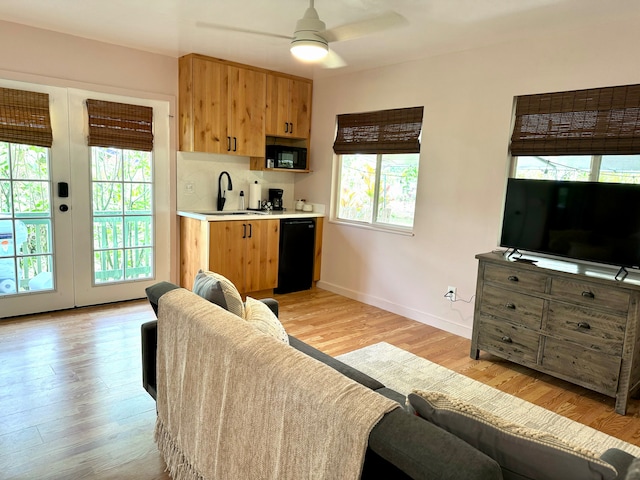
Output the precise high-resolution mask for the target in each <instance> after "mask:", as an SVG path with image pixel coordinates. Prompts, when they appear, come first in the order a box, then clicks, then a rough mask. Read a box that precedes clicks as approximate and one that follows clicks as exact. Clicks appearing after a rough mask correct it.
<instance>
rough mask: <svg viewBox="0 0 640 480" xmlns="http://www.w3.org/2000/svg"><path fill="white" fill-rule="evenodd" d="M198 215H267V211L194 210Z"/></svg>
mask: <svg viewBox="0 0 640 480" xmlns="http://www.w3.org/2000/svg"><path fill="white" fill-rule="evenodd" d="M195 213H198V214H200V215H268V213H267V212H263V211H262V210H228V211H225V210H222V211H216V212H195Z"/></svg>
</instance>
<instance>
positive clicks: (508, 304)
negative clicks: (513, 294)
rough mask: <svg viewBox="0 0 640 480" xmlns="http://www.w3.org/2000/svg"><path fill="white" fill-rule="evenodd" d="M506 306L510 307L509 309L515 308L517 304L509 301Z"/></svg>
mask: <svg viewBox="0 0 640 480" xmlns="http://www.w3.org/2000/svg"><path fill="white" fill-rule="evenodd" d="M505 308H508V309H509V310H515V309H516V305H515V304H514V303H511V302H509V303H507V304H506V305H505Z"/></svg>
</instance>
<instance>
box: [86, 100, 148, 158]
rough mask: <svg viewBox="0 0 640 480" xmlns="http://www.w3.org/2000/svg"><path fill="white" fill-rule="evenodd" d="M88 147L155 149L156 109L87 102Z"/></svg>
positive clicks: (94, 101) (96, 101) (113, 103)
mask: <svg viewBox="0 0 640 480" xmlns="http://www.w3.org/2000/svg"><path fill="white" fill-rule="evenodd" d="M87 112H88V113H89V146H91V147H116V148H125V149H129V150H142V151H145V152H150V151H151V150H153V108H151V107H143V106H140V105H129V104H127V103H116V102H105V101H103V100H91V99H89V100H87Z"/></svg>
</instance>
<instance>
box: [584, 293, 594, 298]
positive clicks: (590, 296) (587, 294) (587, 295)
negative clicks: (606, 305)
mask: <svg viewBox="0 0 640 480" xmlns="http://www.w3.org/2000/svg"><path fill="white" fill-rule="evenodd" d="M582 296H583V297H585V298H596V296H595V295H594V294H593V292H589V291H584V292H582Z"/></svg>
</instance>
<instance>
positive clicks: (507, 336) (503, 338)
mask: <svg viewBox="0 0 640 480" xmlns="http://www.w3.org/2000/svg"><path fill="white" fill-rule="evenodd" d="M502 341H503V342H505V343H513V340H511V337H510V336H509V335H505V336H504V337H502Z"/></svg>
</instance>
